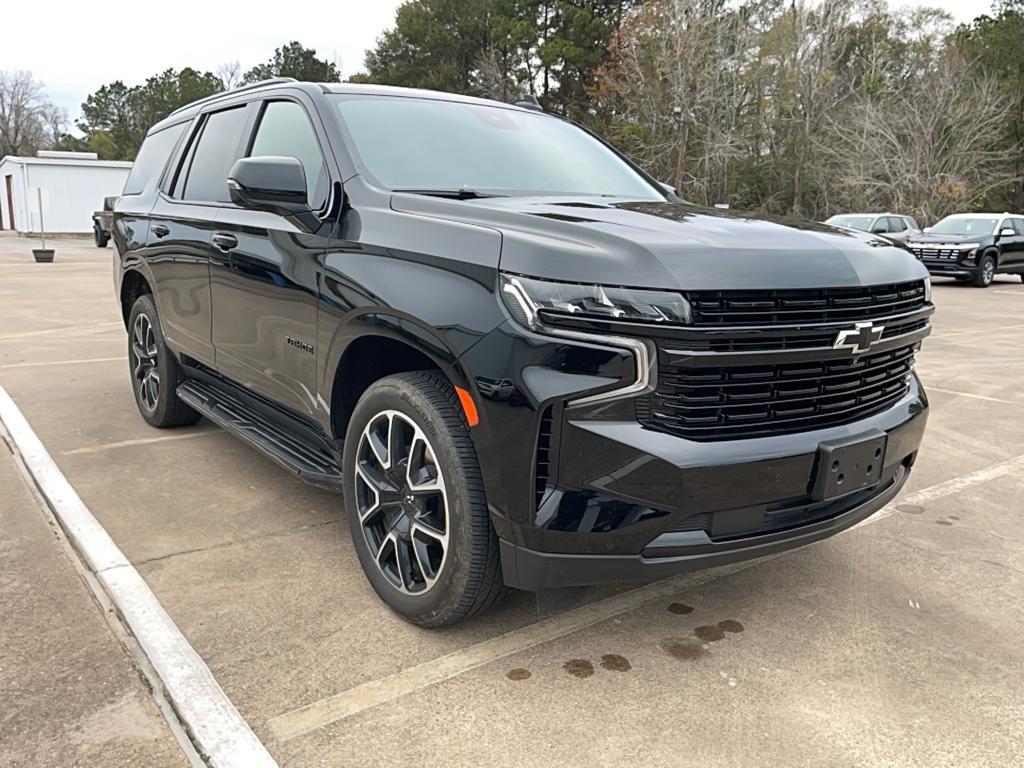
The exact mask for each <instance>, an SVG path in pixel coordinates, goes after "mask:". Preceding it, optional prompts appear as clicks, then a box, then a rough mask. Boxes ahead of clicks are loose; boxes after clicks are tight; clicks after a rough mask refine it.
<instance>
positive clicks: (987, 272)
mask: <svg viewBox="0 0 1024 768" xmlns="http://www.w3.org/2000/svg"><path fill="white" fill-rule="evenodd" d="M982 272H983V275H982V276H983V278H984V280H985V285H988V284H989V283H991V282H992V280H993V279H994V278H995V276H996V265H995V262H993V261H992V259H986V260H985V264H984V266H983V267H982Z"/></svg>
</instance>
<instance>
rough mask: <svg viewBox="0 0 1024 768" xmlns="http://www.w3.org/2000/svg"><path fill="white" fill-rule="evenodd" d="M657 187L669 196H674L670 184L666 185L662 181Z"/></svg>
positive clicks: (673, 188)
mask: <svg viewBox="0 0 1024 768" xmlns="http://www.w3.org/2000/svg"><path fill="white" fill-rule="evenodd" d="M658 186H659V187H661V188H662V189H663V190H665V191H666V192H668V193H669V194H670V195H674V194H676V188H675V187H673V186H672V185H671V184H666V183H665V182H664V181H659V182H658Z"/></svg>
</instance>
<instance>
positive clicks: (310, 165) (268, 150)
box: [249, 101, 329, 210]
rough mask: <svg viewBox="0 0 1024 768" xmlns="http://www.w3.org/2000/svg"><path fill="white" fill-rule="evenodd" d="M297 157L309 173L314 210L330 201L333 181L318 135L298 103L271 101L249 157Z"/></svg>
mask: <svg viewBox="0 0 1024 768" xmlns="http://www.w3.org/2000/svg"><path fill="white" fill-rule="evenodd" d="M266 155H272V156H280V157H294V158H296V159H298V160H299V161H301V162H302V169H303V171H305V173H306V195H307V196H308V200H309V206H310V207H311V208H312V209H313V210H318V209H319V208H321V206H322V205H323V203H324V202H325V201H326V199H327V191H328V190H327V188H328V186H329V184H328V182H329V178H328V175H327V169H326V167H325V166H324V157H323V153H322V152H321V151H320V141H319V140H318V139H317V137H316V131H314V130H313V126H312V125H311V124H310V122H309V118H308V117H307V116H306V110H304V109H303V108H302V107H301V106H299V105H298V104H296V103H295V102H294V101H271V102H269V103H268V104H267V105H266V107H264V109H263V116H262V117H261V118H260V124H259V128H257V129H256V137H255V138H254V139H253V142H252V150H251V151H250V152H249V157H261V156H266Z"/></svg>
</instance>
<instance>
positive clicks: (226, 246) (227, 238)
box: [211, 232, 238, 251]
mask: <svg viewBox="0 0 1024 768" xmlns="http://www.w3.org/2000/svg"><path fill="white" fill-rule="evenodd" d="M211 239H212V240H213V244H214V245H215V246H217V248H218V249H220V250H222V251H230V250H231V249H232V248H234V247H236V246H237V245H238V238H236V237H235V236H234V235H227V234H224V233H223V232H217V233H215V234H214V235H213V237H212V238H211Z"/></svg>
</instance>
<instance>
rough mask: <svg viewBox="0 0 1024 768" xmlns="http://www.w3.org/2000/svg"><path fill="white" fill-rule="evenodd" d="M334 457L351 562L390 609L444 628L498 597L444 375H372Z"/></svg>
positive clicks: (493, 550) (490, 537)
mask: <svg viewBox="0 0 1024 768" xmlns="http://www.w3.org/2000/svg"><path fill="white" fill-rule="evenodd" d="M410 465H411V470H412V471H411V473H410ZM342 466H343V471H344V481H343V482H344V492H345V507H346V516H347V517H348V521H349V527H350V529H351V532H352V541H353V544H354V545H355V549H356V553H357V555H358V556H359V562H360V564H361V565H362V567H363V571H364V573H365V574H366V577H367V579H369V581H370V584H371V585H372V586H373V588H374V590H375V591H376V592H377V594H378V595H379V596H380V598H381V599H382V600H383V601H384V602H385V603H386V604H387V605H388V606H389V607H390V608H391V609H392V610H393V611H395V612H396V613H397V614H399V615H400V616H401V617H402V618H404V619H406V620H407V621H409V622H411V623H413V624H418V625H420V626H424V627H444V626H448V625H451V624H455V623H457V622H459V621H461V620H463V619H465V618H468V617H470V616H473V615H475V614H477V613H480V612H482V611H484V610H487V609H488V608H491V607H492V606H494V605H496V604H497V603H498V602H500V601H501V599H502V598H503V597H504V596H505V594H506V593H507V591H508V590H507V588H506V587H505V585H504V583H503V581H502V578H501V565H500V557H499V554H498V537H497V535H496V534H495V532H494V528H493V526H492V525H491V519H490V513H489V512H488V509H487V500H486V498H485V496H484V487H483V479H482V477H481V474H480V465H479V463H478V461H477V456H476V451H475V450H474V448H473V441H472V440H471V439H470V436H469V429H468V428H467V426H466V423H465V421H464V420H463V416H462V410H461V408H460V406H459V401H458V398H457V397H456V395H455V392H454V390H453V389H452V387H451V385H450V384H449V383H448V380H447V378H445V377H444V376H443V375H442V374H440V373H439V372H437V371H415V372H412V373H402V374H397V375H394V376H388V377H386V378H383V379H380V380H379V381H377V382H375V383H374V384H372V385H371V386H370V387H369V389H367V390H366V392H365V393H364V394H363V396H362V397H361V398H360V399H359V402H358V403H357V404H356V407H355V410H354V411H353V413H352V418H351V420H350V422H349V426H348V433H347V435H346V438H345V448H344V454H343V457H342ZM410 478H412V481H411V482H410ZM442 506H443V510H442V509H441V507H442Z"/></svg>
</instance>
